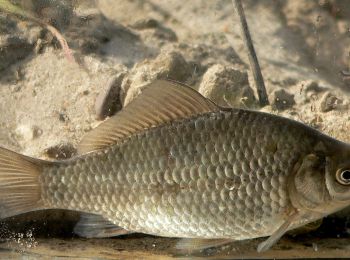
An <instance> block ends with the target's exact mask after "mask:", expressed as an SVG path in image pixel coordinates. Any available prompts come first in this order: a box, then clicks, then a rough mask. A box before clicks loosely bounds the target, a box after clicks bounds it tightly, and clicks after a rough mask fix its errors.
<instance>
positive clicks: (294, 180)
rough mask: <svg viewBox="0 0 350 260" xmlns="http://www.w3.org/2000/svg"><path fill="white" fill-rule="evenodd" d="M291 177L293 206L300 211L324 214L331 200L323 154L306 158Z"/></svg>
mask: <svg viewBox="0 0 350 260" xmlns="http://www.w3.org/2000/svg"><path fill="white" fill-rule="evenodd" d="M296 168H297V169H296V173H295V174H294V175H293V176H291V183H290V185H289V194H290V198H291V202H292V204H293V206H294V207H295V208H297V209H299V210H308V211H313V212H320V211H321V212H323V210H322V208H323V206H324V205H325V203H326V202H328V201H329V200H330V196H329V193H328V191H327V187H326V184H325V183H326V177H325V168H326V158H325V157H324V156H323V155H321V154H309V155H307V156H305V157H304V158H303V160H302V162H300V163H299V164H298V165H297V167H296Z"/></svg>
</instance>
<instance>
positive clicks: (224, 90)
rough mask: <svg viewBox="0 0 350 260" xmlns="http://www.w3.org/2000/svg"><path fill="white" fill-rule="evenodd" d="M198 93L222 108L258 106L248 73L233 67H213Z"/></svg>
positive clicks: (205, 75) (204, 78)
mask: <svg viewBox="0 0 350 260" xmlns="http://www.w3.org/2000/svg"><path fill="white" fill-rule="evenodd" d="M198 91H199V93H201V94H202V95H203V96H205V97H207V98H209V99H210V100H212V101H213V102H215V103H216V104H218V105H221V106H226V107H243V108H244V107H251V106H253V105H254V104H256V99H255V96H254V91H253V89H252V88H251V87H250V86H249V82H248V75H247V73H246V72H242V71H240V70H237V69H235V68H233V67H231V66H224V65H221V64H215V65H213V66H211V67H210V68H209V69H208V70H207V71H206V73H205V74H204V75H203V79H202V82H201V83H200V85H199V88H198Z"/></svg>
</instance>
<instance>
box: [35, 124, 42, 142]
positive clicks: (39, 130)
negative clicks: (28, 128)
mask: <svg viewBox="0 0 350 260" xmlns="http://www.w3.org/2000/svg"><path fill="white" fill-rule="evenodd" d="M32 130H33V139H34V138H38V137H40V136H41V135H42V134H43V130H42V129H41V128H39V127H38V126H36V125H35V126H33V127H32Z"/></svg>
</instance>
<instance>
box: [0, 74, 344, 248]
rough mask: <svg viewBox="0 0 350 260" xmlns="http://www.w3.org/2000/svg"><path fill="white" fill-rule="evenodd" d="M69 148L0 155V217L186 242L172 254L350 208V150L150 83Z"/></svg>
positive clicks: (87, 232)
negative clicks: (59, 154) (70, 220)
mask: <svg viewBox="0 0 350 260" xmlns="http://www.w3.org/2000/svg"><path fill="white" fill-rule="evenodd" d="M78 151H79V155H78V156H76V157H74V158H72V159H69V160H63V161H53V162H52V161H44V160H39V159H34V158H30V157H27V156H24V155H20V154H17V153H15V152H12V151H9V150H7V149H4V148H0V217H1V218H6V217H9V216H14V215H17V214H20V213H24V212H29V211H35V210H42V209H68V210H75V211H80V212H83V213H84V215H83V216H82V218H81V220H80V221H79V222H78V224H77V225H76V227H75V232H76V233H77V234H79V235H81V236H85V237H109V236H116V235H121V234H126V233H132V232H141V233H147V234H152V235H157V236H166V237H179V238H184V239H183V240H180V241H179V243H178V245H177V248H179V249H187V248H191V247H192V246H195V247H196V248H197V249H201V248H206V247H209V246H212V245H221V244H225V243H228V242H230V241H234V240H244V239H251V238H257V237H268V238H267V240H265V241H264V242H262V243H261V244H260V245H259V247H258V250H259V251H264V250H267V249H268V248H270V247H271V246H272V245H273V244H274V243H275V242H276V241H278V239H279V238H280V237H281V236H282V235H283V234H284V233H285V232H287V231H288V230H291V229H294V228H297V227H300V226H302V225H305V224H307V223H310V222H312V221H315V220H318V219H321V218H323V217H324V216H326V215H328V214H330V213H333V212H335V211H338V210H341V209H343V208H345V207H346V206H349V205H350V145H349V144H346V143H343V142H340V141H338V140H336V139H333V138H331V137H329V136H326V135H324V134H322V133H321V132H318V131H316V130H314V129H312V128H310V127H308V126H306V125H304V124H302V123H299V122H296V121H293V120H290V119H287V118H283V117H279V116H275V115H271V114H267V113H262V112H257V111H249V110H242V109H228V108H222V107H219V106H217V105H216V104H214V103H213V102H211V101H210V100H208V99H206V98H205V97H203V96H201V95H200V94H199V93H198V92H196V91H194V90H193V89H191V88H189V87H186V86H184V85H181V84H179V83H174V82H169V81H162V80H158V81H155V82H153V83H151V84H150V85H148V86H147V87H146V88H145V89H144V90H143V91H142V93H141V94H140V95H139V96H138V97H137V98H136V99H135V100H134V101H132V102H131V103H130V104H129V105H127V106H126V107H125V108H124V109H123V110H122V111H120V112H119V113H118V114H116V115H115V116H113V117H111V118H110V119H108V120H106V121H105V122H103V123H102V124H101V125H99V126H98V127H97V128H96V129H94V130H92V131H91V132H90V133H88V134H87V135H86V136H85V137H84V138H83V140H82V142H81V144H80V145H79V146H78ZM194 241H195V242H194Z"/></svg>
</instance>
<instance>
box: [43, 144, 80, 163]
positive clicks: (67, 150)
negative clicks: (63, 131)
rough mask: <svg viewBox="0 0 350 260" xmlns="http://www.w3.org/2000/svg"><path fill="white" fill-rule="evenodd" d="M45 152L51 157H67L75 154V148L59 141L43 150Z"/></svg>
mask: <svg viewBox="0 0 350 260" xmlns="http://www.w3.org/2000/svg"><path fill="white" fill-rule="evenodd" d="M45 154H46V155H47V156H48V157H49V158H52V159H56V160H63V159H69V158H71V157H73V156H74V155H76V154H77V150H76V148H75V147H74V146H73V145H72V144H71V143H68V142H61V143H59V144H57V145H54V146H51V147H49V148H47V149H46V150H45Z"/></svg>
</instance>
